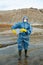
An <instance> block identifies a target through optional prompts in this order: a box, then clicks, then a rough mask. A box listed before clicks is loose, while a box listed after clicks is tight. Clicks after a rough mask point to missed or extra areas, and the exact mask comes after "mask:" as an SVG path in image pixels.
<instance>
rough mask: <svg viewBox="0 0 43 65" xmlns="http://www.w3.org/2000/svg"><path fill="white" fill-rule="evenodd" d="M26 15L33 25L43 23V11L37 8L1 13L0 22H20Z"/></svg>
mask: <svg viewBox="0 0 43 65" xmlns="http://www.w3.org/2000/svg"><path fill="white" fill-rule="evenodd" d="M25 15H26V16H28V17H29V21H30V22H32V23H34V22H37V23H43V9H36V8H29V9H28V8H25V9H18V10H9V11H0V22H8V23H12V22H14V21H15V22H18V21H21V20H22V17H23V16H25Z"/></svg>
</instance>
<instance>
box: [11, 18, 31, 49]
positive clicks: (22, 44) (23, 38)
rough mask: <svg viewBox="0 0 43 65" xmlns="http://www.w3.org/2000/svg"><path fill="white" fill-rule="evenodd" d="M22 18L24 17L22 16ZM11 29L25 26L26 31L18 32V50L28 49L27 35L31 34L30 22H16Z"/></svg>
mask: <svg viewBox="0 0 43 65" xmlns="http://www.w3.org/2000/svg"><path fill="white" fill-rule="evenodd" d="M23 20H24V18H23ZM11 28H12V29H21V28H25V29H26V30H27V32H22V33H19V35H18V40H17V43H18V50H22V49H23V48H24V49H25V50H27V49H28V45H29V35H30V34H31V31H32V28H31V26H30V24H29V23H28V21H27V22H24V21H22V22H18V23H17V24H15V25H13V26H12V27H11Z"/></svg>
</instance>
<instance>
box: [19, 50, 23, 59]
mask: <svg viewBox="0 0 43 65" xmlns="http://www.w3.org/2000/svg"><path fill="white" fill-rule="evenodd" d="M21 52H22V50H19V51H18V53H19V59H18V60H21Z"/></svg>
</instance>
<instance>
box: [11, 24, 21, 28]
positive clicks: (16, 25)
mask: <svg viewBox="0 0 43 65" xmlns="http://www.w3.org/2000/svg"><path fill="white" fill-rule="evenodd" d="M17 28H20V23H17V24H15V25H13V26H12V27H11V29H17Z"/></svg>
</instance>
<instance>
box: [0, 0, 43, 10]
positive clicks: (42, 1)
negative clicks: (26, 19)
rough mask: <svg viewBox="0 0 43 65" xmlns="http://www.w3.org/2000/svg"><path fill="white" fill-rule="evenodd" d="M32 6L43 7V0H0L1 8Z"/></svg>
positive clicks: (10, 8)
mask: <svg viewBox="0 0 43 65" xmlns="http://www.w3.org/2000/svg"><path fill="white" fill-rule="evenodd" d="M30 7H33V8H42V9H43V0H0V10H12V9H19V8H30Z"/></svg>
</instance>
